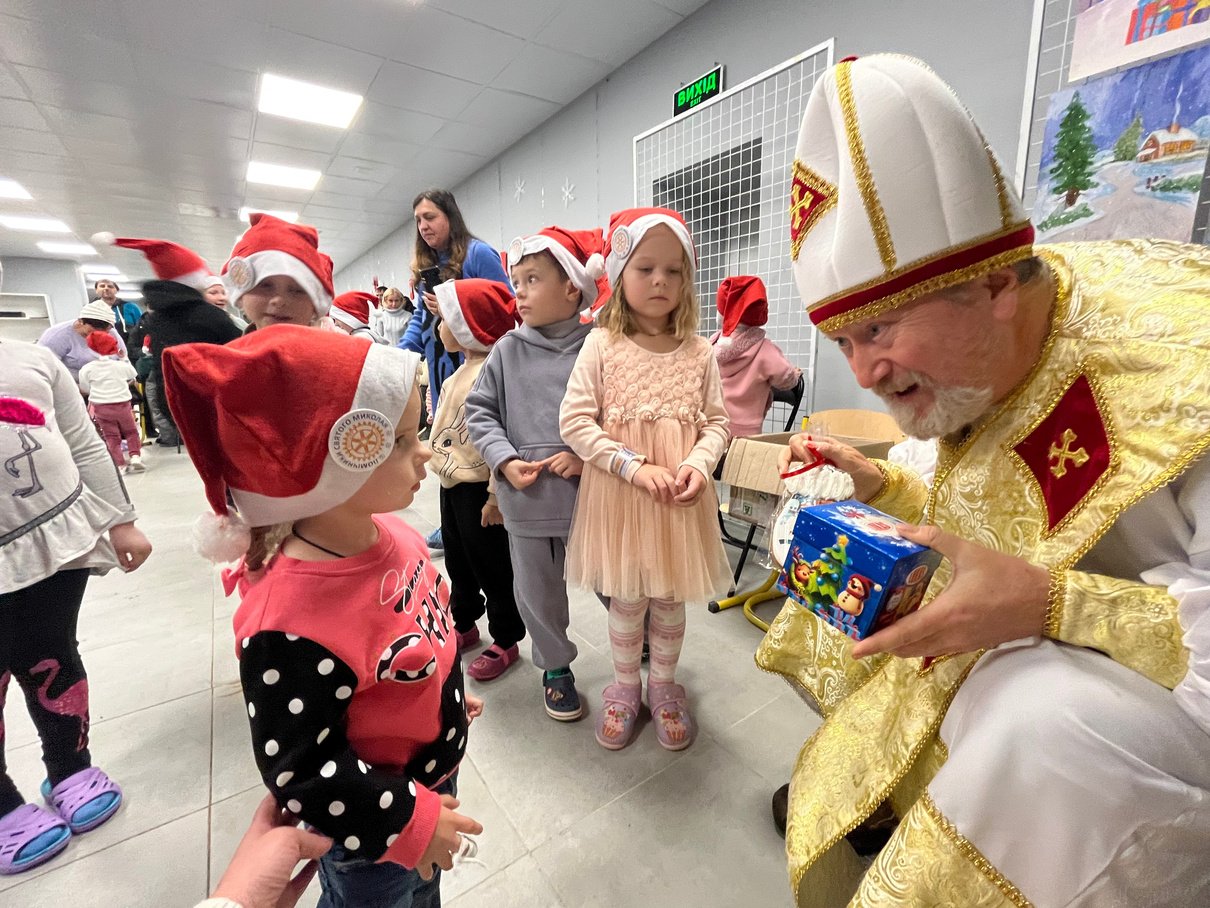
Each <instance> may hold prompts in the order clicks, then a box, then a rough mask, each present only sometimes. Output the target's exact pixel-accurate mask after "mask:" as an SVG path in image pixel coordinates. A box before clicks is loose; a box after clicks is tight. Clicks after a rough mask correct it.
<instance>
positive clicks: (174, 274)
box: [91, 233, 212, 292]
mask: <svg viewBox="0 0 1210 908" xmlns="http://www.w3.org/2000/svg"><path fill="white" fill-rule="evenodd" d="M91 239H92V241H93V242H94V243H96V244H97V245H98V246H121V247H122V248H124V249H137V250H138V251H139V252H141V253H143V255H145V256H146V257H147V261H148V262H150V263H151V269H152V271H154V272H155V276H156V277H157V278H159V279H160V280H161V281H176V282H177V283H178V284H185V285H186V286H189V287H192V288H193V289H194V290H197V291H199V292H200V291H203V290H205V289H206V288H207V287H209V286H210V284H211V283H212V280H211V278H212V275H211V272H210V266H209V265H207V264H206V262H205V261H204V260H203V259H202V257H201V256H200V255H198V254H197V253H196V252H194V251H193V250H192V249H186V248H185V247H184V246H181V245H180V244H178V243H173V242H171V241H169V240H143V239H138V238H137V237H128V236H114V235H113V234H112V233H94V234H93V235H92V237H91Z"/></svg>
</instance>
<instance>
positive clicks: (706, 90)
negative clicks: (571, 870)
mask: <svg viewBox="0 0 1210 908" xmlns="http://www.w3.org/2000/svg"><path fill="white" fill-rule="evenodd" d="M722 90H723V67H722V66H716V67H714V69H712V70H710V72H708V73H706V74H705V75H704V76H702V77H701V78H700V79H695V80H694V81H692V82H690V83H689V84H688V85H686V86H685V87H684V88H682V89H680V90H678V91H677V93H676V95H675V97H674V98H673V101H672V115H673V116H674V117H679V116H680V115H681V114H683V113H684V112H685V111H687V110H693V108H695V107H697V106H698V105H699V104H701V103H702V102H703V101H709V100H710V99H711V98H713V97H714V96H715V95H717V94H721V93H722Z"/></svg>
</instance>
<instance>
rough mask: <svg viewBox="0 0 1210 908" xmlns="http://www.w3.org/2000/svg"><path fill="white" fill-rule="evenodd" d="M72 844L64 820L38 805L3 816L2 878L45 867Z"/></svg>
mask: <svg viewBox="0 0 1210 908" xmlns="http://www.w3.org/2000/svg"><path fill="white" fill-rule="evenodd" d="M70 841H71V831H70V830H69V829H68V827H67V824H66V823H64V822H63V820H61V819H60V818H59V817H57V816H55V815H54V814H53V813H51V812H50V811H48V810H44V809H42V808H41V807H39V806H38V805H37V804H22V805H21V806H20V807H18V808H17V809H16V810H12V811H9V812H8V813H6V814H5V815H4V816H3V817H0V876H8V875H9V874H13V873H21V872H22V871H23V870H29V869H30V868H31V867H37V866H38V865H39V864H44V863H46V862H47V861H49V860H50V859H51V858H53V857H54V856H55V855H57V854H58V853H59V852H60V851H62V850H63V849H64V848H66V847H67V843H68V842H70Z"/></svg>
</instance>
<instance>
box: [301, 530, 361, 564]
mask: <svg viewBox="0 0 1210 908" xmlns="http://www.w3.org/2000/svg"><path fill="white" fill-rule="evenodd" d="M290 532H291V533H293V534H294V536H295V538H296V539H298V540H299V541H300V542H305V543H306V544H307V545H309V546H311V548H313V549H319V550H320V551H321V552H323V553H325V554H327V555H331V556H332V557H333V558H347V557H348V556H347V555H342V554H340V552H333V551H332V550H331V549H325V548H324V547H323V546H322V545H320V544H319V543H317V542H312V541H311V540H310V539H308V538H307V537H306V536H304V535H303V534H302V533H300V532H298V527H297V526H291V527H290Z"/></svg>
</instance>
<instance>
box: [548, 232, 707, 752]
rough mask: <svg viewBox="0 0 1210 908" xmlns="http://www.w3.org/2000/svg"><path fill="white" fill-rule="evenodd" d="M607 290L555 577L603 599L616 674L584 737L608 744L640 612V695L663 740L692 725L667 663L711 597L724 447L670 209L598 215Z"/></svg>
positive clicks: (573, 413)
mask: <svg viewBox="0 0 1210 908" xmlns="http://www.w3.org/2000/svg"><path fill="white" fill-rule="evenodd" d="M605 251H606V256H605V265H606V270H607V271H608V274H609V281H610V285H611V286H612V287H613V295H612V296H611V297H610V298H609V301H608V302H607V303H606V304H605V305H604V307H603V308H602V309H601V311H600V313H599V316H598V324H599V327H598V328H597V329H596V330H594V331H593V332H592V334H590V335H589V337H588V339H587V340H586V341H585V343H584V347H583V349H582V350H581V352H580V355H579V358H578V359H577V361H576V366H575V368H574V369H573V370H572V374H571V378H570V379H569V381H568V385H567V395H566V397H565V398H564V400H563V407H562V411H561V414H560V429H561V431H562V434H563V440H564V441H566V442H567V444H568V445H570V446H571V448H572V450H573V451H575V453H576V454H577V455H578V456H579V457H580V458H581V459H582V460H583V461H584V463H585V466H584V473H583V476H582V478H581V480H580V492H579V498H578V500H577V503H576V513H575V516H574V518H573V520H572V527H571V536H570V538H569V540H568V544H567V579H568V580H569V581H570V582H571V583H573V584H575V585H577V586H582V587H586V588H588V589H592V590H596V591H597V592H599V593H601V594H602V595H604V596H608V597H610V609H609V639H610V645H611V648H612V651H613V664H614V676H615V681H614V683H613V684H610V685H609V686H608V687H606V688H605V691H604V695H603V699H604V703H603V708H602V710H601V712H600V715H599V716H598V719H597V728H596V737H597V741H598V743H600V744H601V746H602V747H605V748H607V749H609V750H619V749H621V748H623V747H625V746H626V745H627V744H629V743H630V740H631V738H632V736H633V733H634V730H635V720H636V719H637V717H638V713H639V705H640V696H641V682H640V677H639V663H640V660H641V654H642V647H643V624H644V619H646V618H647V616H648V613H650V628H649V636H650V644H651V667H650V676H649V678H648V682H647V702H648V706H649V707H650V708H651V714H652V718H653V720H654V725H655V730H656V736H657V737H658V739H659V742H660V744H661V745H663V746H664V747H666V748H668V749H669V750H682V749H684V748H686V747H688V746H689V745H690V744H691V743H693V739H694V736H695V734H696V727H695V725H694V722H693V718H692V716H691V715H690V712H689V707H688V702H687V699H686V695H685V689H684V687H682V686H681V685H679V684H677V683H676V678H675V675H676V666H677V661H678V659H679V657H680V652H681V644H682V642H683V640H684V636H685V601H686V600H695V601H696V600H705V599H710V598H712V597H713V596H714V595H715V594H716V593H717V592H718V591H719V590H721V589H725V588H726V586H727V583H728V580H729V579H730V578H729V571H728V565H727V559H726V556H725V555H724V554H723V548H722V543H721V542H720V540H719V533H718V523H717V520H718V518H717V512H718V499H717V497H716V495H715V491H714V485H713V483H712V482H711V479H710V476H711V473H712V472H713V470H714V466H715V464H716V463H717V461H718V459H719V458H720V457H721V456H722V453H723V450H724V449H725V448H726V446H727V438H728V435H727V411H726V409H725V407H724V404H723V394H722V388H721V386H720V382H719V372H718V365H717V364H716V362H715V359H714V356H713V354H712V352H711V348H710V344H709V343H708V342H707V341H706V340H705V339H704V338H702V337H698V336H697V334H696V333H695V331H696V328H697V312H698V305H697V297H696V294H695V293H694V288H693V272H694V268H695V265H696V261H697V254H696V251H695V250H694V247H693V240H692V238H691V237H690V235H689V229H688V228H687V227H686V226H685V222H684V221H683V220H682V219H681V217H680V215H679V214H677V213H676V212H674V211H669V210H667V209H662V208H637V209H628V210H626V211H621V212H618V213H616V214H614V215H613V217H612V218H610V232H609V235H608V236H607V237H606V247H605Z"/></svg>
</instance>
